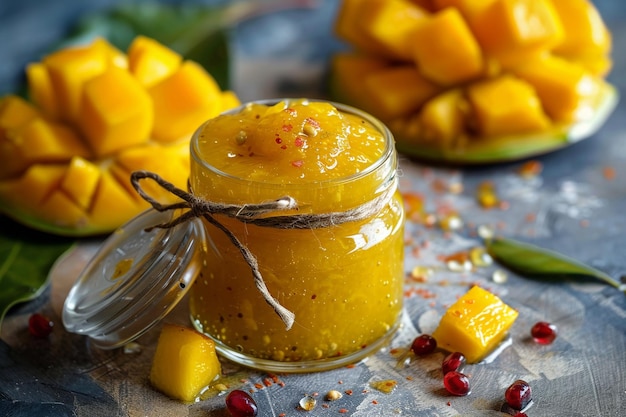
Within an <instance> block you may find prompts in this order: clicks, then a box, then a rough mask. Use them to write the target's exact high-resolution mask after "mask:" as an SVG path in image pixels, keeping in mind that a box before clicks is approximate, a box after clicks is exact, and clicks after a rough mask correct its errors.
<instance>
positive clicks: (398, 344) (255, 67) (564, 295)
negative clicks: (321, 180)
mask: <svg viewBox="0 0 626 417" xmlns="http://www.w3.org/2000/svg"><path fill="white" fill-rule="evenodd" d="M114 3H116V2H115V1H110V0H97V1H90V2H85V1H81V0H57V1H42V0H21V1H19V2H18V1H3V2H0V38H1V39H3V42H2V46H1V47H0V94H4V93H7V92H10V91H13V90H14V89H15V88H16V86H17V85H18V84H19V83H20V82H21V77H22V75H21V74H22V69H23V66H24V64H25V63H27V62H29V61H31V60H35V59H38V58H39V57H40V56H41V55H42V54H43V53H44V52H45V51H47V50H49V48H50V47H51V45H53V44H54V42H56V41H57V40H58V39H59V38H61V37H63V36H64V34H65V33H66V32H67V30H68V28H69V27H70V25H71V23H72V22H74V21H75V19H76V18H78V17H79V16H81V15H83V14H84V13H86V12H87V11H93V10H98V9H102V8H105V7H107V6H108V5H111V4H114ZM319 4H320V6H321V7H320V8H319V9H317V10H316V11H311V10H309V11H304V10H301V11H291V12H282V13H278V14H276V15H272V16H265V17H259V18H255V19H253V20H250V21H247V22H245V23H243V24H242V25H240V27H238V28H236V30H235V32H234V34H233V36H234V38H233V45H234V46H235V48H236V49H235V51H236V55H235V66H234V69H233V75H234V77H233V80H234V88H235V89H236V91H237V92H238V93H239V94H240V96H241V97H242V99H244V100H249V99H258V98H268V97H270V96H272V97H276V96H281V95H282V96H284V95H290V94H291V95H309V96H323V95H324V93H323V88H322V87H323V77H324V73H325V68H326V67H325V59H326V58H327V56H328V54H329V53H330V52H331V51H332V50H334V49H336V48H341V47H342V46H341V44H339V43H337V42H336V41H334V40H332V37H331V36H330V34H329V30H330V27H331V19H332V17H333V13H334V10H335V8H336V5H337V2H336V1H332V0H327V1H320V2H319ZM596 4H597V5H598V7H599V9H600V11H601V13H602V14H603V15H604V16H605V18H606V20H607V22H608V24H609V26H610V28H611V30H612V32H613V38H614V60H615V62H614V69H613V71H612V73H611V75H610V77H609V79H610V81H611V82H612V83H614V84H615V85H616V86H617V87H618V88H619V90H620V93H621V95H622V97H624V96H625V94H626V29H625V26H624V22H626V3H624V2H623V1H622V0H604V1H597V2H596ZM625 116H626V103H625V101H624V100H622V101H621V102H620V104H619V107H618V108H617V110H616V111H615V113H614V114H613V116H612V117H611V118H610V119H609V121H608V123H607V124H606V125H605V126H604V127H603V128H602V129H601V130H600V131H599V132H598V133H597V134H596V135H595V136H594V137H592V138H590V139H588V140H585V141H583V142H581V143H578V144H576V145H574V146H571V147H569V148H567V149H564V150H561V151H559V152H556V153H553V154H549V155H545V156H542V157H539V158H536V159H537V160H538V161H540V162H541V163H542V164H543V167H544V170H543V172H542V173H541V175H540V176H539V177H537V178H535V179H534V180H531V181H528V180H523V179H522V178H520V177H519V175H517V174H516V170H517V168H518V167H519V166H520V164H521V162H514V163H506V164H497V165H492V166H484V167H473V168H465V169H456V168H450V167H436V166H435V167H433V166H426V165H422V164H420V163H417V162H415V161H411V160H409V159H408V158H403V160H402V163H401V168H402V171H403V177H402V181H401V188H402V191H403V192H407V193H408V192H414V193H420V194H422V195H424V196H425V201H426V202H427V206H428V208H429V209H431V210H434V209H435V208H436V207H437V206H438V205H442V204H447V205H449V206H451V207H454V208H456V209H457V210H459V211H460V213H461V215H462V217H463V219H464V220H465V221H466V223H467V224H469V223H472V224H474V225H479V224H491V225H494V226H496V227H498V228H499V229H500V230H501V231H502V233H504V234H506V235H507V236H511V237H516V238H519V239H522V240H527V241H531V242H533V243H536V244H538V245H541V246H544V247H548V248H552V249H555V250H558V251H560V252H562V253H565V254H567V255H570V256H572V257H574V258H576V259H578V260H580V261H582V262H585V263H587V264H589V265H592V266H595V267H597V268H599V269H601V270H603V271H605V272H607V273H609V274H611V275H612V276H614V277H619V276H622V275H626V256H625V253H626V233H625V232H626V181H625V180H626V147H625V146H624V141H625V140H626V120H625ZM606 168H611V169H613V170H614V171H615V179H613V180H608V179H607V178H605V176H604V175H603V171H604V170H605V169H606ZM487 179H489V180H492V181H494V183H495V184H496V186H497V188H498V190H499V194H500V197H501V198H502V199H504V200H506V201H508V202H509V205H510V207H509V209H508V210H488V211H487V210H483V209H481V208H480V207H479V206H478V205H477V204H476V201H475V198H474V192H475V189H476V186H477V185H478V184H479V183H480V182H482V181H485V180H487ZM434 183H444V184H450V183H461V184H463V192H462V193H460V194H453V193H446V192H444V193H441V192H436V191H434V188H435V187H433V184H434ZM529 215H532V221H531V220H529V219H530V217H529ZM407 241H409V242H412V243H410V244H407V250H406V253H407V262H406V270H407V272H408V271H411V269H412V268H413V267H414V266H418V265H424V264H428V265H434V264H437V262H438V260H437V256H438V255H441V254H450V253H454V252H455V251H458V250H463V249H465V248H468V247H472V246H474V245H477V244H479V242H478V241H477V239H476V238H475V237H474V236H473V235H472V234H471V233H463V234H453V235H452V236H449V235H446V234H443V233H441V232H440V231H439V230H437V229H423V228H422V227H421V226H419V225H417V224H413V223H409V224H408V228H407ZM424 241H428V242H429V245H422V242H424ZM416 248H418V249H419V253H418V251H417V250H416ZM77 263H80V261H77ZM496 268H497V266H493V267H489V268H486V269H480V270H477V271H475V272H472V273H466V274H458V273H452V272H449V271H446V270H445V269H442V270H438V272H436V273H435V275H434V276H433V277H431V278H430V279H429V281H428V282H427V283H407V293H408V294H409V295H408V296H407V299H406V309H405V311H406V314H405V318H404V326H403V328H402V330H401V331H400V332H399V333H398V335H397V336H396V338H395V339H394V341H393V343H392V346H391V347H390V349H393V348H396V349H403V348H405V347H406V346H407V345H408V344H409V343H410V341H411V340H412V338H413V337H414V336H415V335H417V334H418V333H420V332H428V331H431V330H432V329H433V323H435V322H436V319H437V317H438V315H439V314H441V313H442V312H443V311H444V309H445V306H446V305H449V303H451V302H452V301H453V300H454V299H455V298H456V297H457V296H458V295H460V294H462V293H463V292H464V291H465V290H466V289H467V285H468V283H469V282H479V283H481V284H483V285H485V286H487V287H489V288H491V289H492V290H493V291H494V292H495V293H497V294H498V295H500V296H501V297H502V298H503V299H504V300H505V301H506V302H507V303H509V304H510V305H512V306H513V307H514V308H516V309H518V310H519V311H520V317H519V319H518V321H517V322H516V323H515V325H514V327H513V328H512V330H511V338H512V345H511V346H510V347H508V348H507V349H505V350H504V351H503V352H502V353H501V354H500V355H499V356H497V357H496V358H495V360H494V361H493V362H491V363H488V364H478V365H472V366H470V367H468V369H467V370H468V372H469V373H471V375H472V383H473V391H472V394H471V395H470V396H468V397H463V398H456V397H454V398H453V397H450V396H448V395H447V394H446V392H445V391H444V390H443V387H442V384H441V376H440V375H439V371H438V369H439V366H440V363H441V359H442V356H443V355H442V354H436V355H433V356H431V357H429V358H426V359H424V360H418V361H413V362H411V363H410V364H409V365H408V366H406V367H401V368H398V367H396V361H397V357H396V356H394V355H393V354H391V351H390V350H389V349H387V350H384V351H381V352H380V353H379V354H377V355H375V356H374V357H372V358H370V359H369V360H367V361H365V362H363V363H360V364H358V365H356V366H355V367H353V368H342V369H338V370H335V371H330V372H324V373H319V374H304V375H291V376H280V379H281V380H282V381H283V382H284V386H282V384H281V385H279V384H275V383H274V384H268V385H269V386H266V385H264V379H265V378H266V377H267V375H266V374H264V373H256V372H250V371H246V370H243V369H239V368H237V367H235V366H230V365H228V364H226V366H225V371H226V373H227V374H229V375H230V376H229V377H228V378H229V381H230V382H231V384H232V386H241V387H244V388H245V389H251V390H253V391H254V394H253V396H254V398H255V400H256V401H257V403H258V405H259V409H260V410H261V411H260V413H259V415H261V416H272V417H275V416H280V415H283V414H282V413H284V415H286V416H296V415H304V414H307V413H306V412H304V411H302V410H298V409H297V405H298V401H299V399H300V398H302V396H303V395H305V394H307V393H308V394H313V393H319V395H320V401H319V403H320V404H321V403H323V401H321V397H322V396H323V395H324V394H325V393H326V392H327V391H328V390H330V389H337V390H339V391H341V392H345V391H347V390H349V391H351V392H352V395H344V397H343V398H342V399H341V400H340V401H337V402H333V403H325V404H326V405H327V406H328V407H327V408H325V407H323V406H322V405H318V407H317V408H316V409H315V410H314V411H312V412H310V413H308V414H310V415H315V416H336V415H350V416H365V415H367V416H394V415H419V416H457V415H462V416H502V415H504V414H502V413H500V412H499V411H498V410H499V408H500V405H501V403H502V399H503V393H504V389H505V388H506V387H507V386H508V385H509V384H510V383H511V382H512V381H513V380H515V379H517V378H523V379H526V380H527V381H528V382H530V383H531V385H532V387H533V392H534V398H535V400H534V405H533V407H531V408H530V410H529V411H528V415H529V416H530V417H541V416H545V417H561V416H563V417H566V416H567V417H574V416H580V417H582V416H584V417H596V416H597V417H618V416H624V415H626V366H625V365H624V362H625V361H624V360H625V359H626V297H624V294H622V293H620V292H618V291H616V290H614V289H613V288H609V287H606V286H603V285H601V284H594V283H571V282H568V283H560V284H548V283H541V282H535V281H530V280H527V279H524V278H522V277H518V276H515V275H514V274H512V273H509V279H508V281H507V282H506V283H504V284H495V283H493V281H492V280H491V274H492V272H493V271H494V270H495V269H496ZM55 288H57V287H55V285H54V283H53V289H52V291H53V292H54V291H55ZM425 291H427V292H428V293H432V294H435V295H436V297H435V298H432V299H425V298H424V294H425ZM49 295H50V292H48V293H47V294H46V296H44V297H43V298H42V299H40V300H37V301H36V302H35V303H36V304H31V305H30V306H25V307H24V308H22V309H21V310H20V311H19V312H18V313H17V314H14V315H12V316H11V317H10V318H9V319H8V320H7V323H6V324H5V326H4V327H3V329H2V334H1V336H2V341H0V415H7V416H30V417H38V416H66V415H67V416H75V415H76V416H90V417H100V416H103V417H104V416H107V417H108V416H143V415H145V416H170V415H171V416H174V415H176V416H183V415H188V416H205V415H211V416H223V417H226V416H228V413H227V411H226V410H225V409H224V402H223V397H220V396H217V397H213V398H209V399H206V400H205V401H201V402H198V403H195V404H193V405H184V404H180V403H178V402H175V401H170V400H168V399H167V398H164V396H162V395H161V394H159V393H158V392H155V391H154V390H153V389H151V388H150V387H149V385H148V383H147V375H148V372H149V371H148V370H149V364H150V359H151V355H152V353H153V349H154V348H153V346H154V341H155V338H156V335H155V333H154V332H152V333H150V334H148V335H147V336H145V337H144V338H142V339H141V340H140V341H139V342H140V344H141V345H142V346H143V349H142V351H141V352H140V353H135V354H124V353H123V352H119V351H116V352H100V351H96V350H93V349H90V348H89V346H88V344H86V342H85V340H83V339H82V338H80V337H77V336H71V335H67V334H62V333H56V334H55V335H54V337H53V338H51V340H50V341H46V342H42V341H38V342H37V343H33V342H32V340H30V339H29V338H28V337H24V334H25V331H24V329H25V326H26V324H25V322H26V320H27V318H28V314H29V312H30V311H35V310H36V309H44V310H49V311H50V312H51V314H54V308H53V307H51V306H50V305H49V303H48V299H47V298H46V297H47V296H49ZM172 320H180V321H185V312H184V306H181V309H179V310H178V311H177V312H176V314H175V315H174V316H173V318H172ZM538 320H547V321H551V322H554V323H556V324H557V325H558V326H559V329H560V335H559V338H558V339H557V340H556V342H555V343H554V344H552V345H549V346H543V347H541V346H537V345H535V344H534V343H532V342H531V341H530V340H529V337H528V330H529V329H530V326H532V324H533V323H534V322H536V321H538ZM381 379H394V380H396V381H397V382H398V388H397V389H396V390H395V391H394V392H393V393H392V394H383V393H380V392H378V391H376V390H375V389H372V388H371V387H370V385H369V384H370V382H372V381H376V380H381ZM255 384H260V387H262V388H261V389H259V388H255ZM343 408H345V409H346V410H347V412H346V413H345V414H340V409H343Z"/></svg>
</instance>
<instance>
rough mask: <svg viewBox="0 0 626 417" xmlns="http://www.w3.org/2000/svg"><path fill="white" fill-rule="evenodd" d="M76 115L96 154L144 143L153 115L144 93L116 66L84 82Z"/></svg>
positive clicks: (109, 152) (148, 99)
mask: <svg viewBox="0 0 626 417" xmlns="http://www.w3.org/2000/svg"><path fill="white" fill-rule="evenodd" d="M79 114H80V117H79V125H80V127H81V130H82V131H83V133H84V135H85V138H86V139H87V141H88V142H89V144H90V145H91V148H92V149H93V150H94V152H95V154H96V155H97V156H105V155H109V154H112V153H114V152H117V151H118V150H120V149H123V148H126V147H129V146H134V145H139V144H142V143H146V142H147V141H148V139H149V137H150V131H151V129H152V122H153V118H154V112H153V104H152V102H151V100H150V96H149V95H148V93H147V92H146V91H145V90H144V89H143V88H142V87H141V85H140V84H139V83H138V82H137V81H136V80H135V79H134V78H133V77H132V76H131V75H130V74H129V73H128V72H127V71H125V70H122V69H119V68H116V67H110V68H109V69H107V70H106V71H105V72H103V73H102V74H100V75H98V76H97V77H94V78H93V79H91V80H89V81H88V82H86V83H85V85H84V94H83V100H82V106H81V109H80V113H79Z"/></svg>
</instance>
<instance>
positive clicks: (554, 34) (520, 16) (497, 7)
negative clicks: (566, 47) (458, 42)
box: [472, 0, 564, 66]
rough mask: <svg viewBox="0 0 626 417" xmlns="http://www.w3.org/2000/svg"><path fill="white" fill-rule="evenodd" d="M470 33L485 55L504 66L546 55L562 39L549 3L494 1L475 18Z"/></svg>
mask: <svg viewBox="0 0 626 417" xmlns="http://www.w3.org/2000/svg"><path fill="white" fill-rule="evenodd" d="M472 29H473V30H474V33H475V35H476V38H477V39H478V41H479V42H480V44H481V45H482V47H483V48H484V50H485V51H486V53H487V54H488V55H490V56H492V57H494V58H496V59H498V60H500V61H502V64H503V65H505V66H506V65H515V64H516V63H518V62H523V61H524V59H525V57H526V56H527V55H528V54H533V53H536V52H537V51H547V50H549V49H550V48H551V47H553V46H555V45H558V44H559V43H560V42H561V41H562V40H563V37H564V32H563V26H562V25H561V21H560V20H559V16H558V14H557V13H556V11H555V9H554V6H553V5H552V3H551V2H550V0H496V1H494V2H493V3H492V4H490V5H489V7H487V8H486V9H485V10H483V11H482V13H480V15H479V16H476V18H475V20H474V22H473V24H472Z"/></svg>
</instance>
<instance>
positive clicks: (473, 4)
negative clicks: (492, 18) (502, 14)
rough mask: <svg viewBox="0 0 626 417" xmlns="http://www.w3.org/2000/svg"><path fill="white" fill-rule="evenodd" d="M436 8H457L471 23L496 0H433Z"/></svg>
mask: <svg viewBox="0 0 626 417" xmlns="http://www.w3.org/2000/svg"><path fill="white" fill-rule="evenodd" d="M432 1H433V4H434V8H435V10H443V9H446V8H454V9H457V10H458V11H459V12H460V13H461V15H463V17H464V18H465V19H466V20H467V21H468V22H469V23H470V25H471V22H472V21H473V19H474V18H475V17H476V16H479V15H480V14H481V13H482V12H483V11H484V10H485V9H486V8H487V7H489V6H490V5H491V3H493V2H494V1H496V0H432Z"/></svg>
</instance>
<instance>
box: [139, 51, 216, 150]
mask: <svg viewBox="0 0 626 417" xmlns="http://www.w3.org/2000/svg"><path fill="white" fill-rule="evenodd" d="M148 93H149V94H150V97H151V98H152V102H153V103H154V124H153V126H152V137H153V138H154V139H156V140H157V141H161V142H172V141H176V140H179V139H183V138H188V137H189V135H191V134H192V133H193V132H194V131H195V130H196V129H197V128H198V126H200V125H201V124H202V123H203V122H205V121H206V120H208V119H210V118H211V117H215V116H217V115H218V114H219V113H220V112H221V111H222V107H221V100H220V98H221V93H222V91H221V90H220V87H219V85H218V84H217V82H216V81H215V79H214V78H213V77H212V76H211V75H210V74H209V73H208V72H206V70H204V68H202V67H201V66H200V64H197V63H195V62H193V61H185V62H183V63H182V64H181V66H180V68H178V70H177V71H176V72H175V73H173V74H172V75H170V76H169V77H167V78H166V79H164V80H163V81H161V82H159V83H157V84H156V85H154V86H153V87H151V88H150V89H149V90H148Z"/></svg>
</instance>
